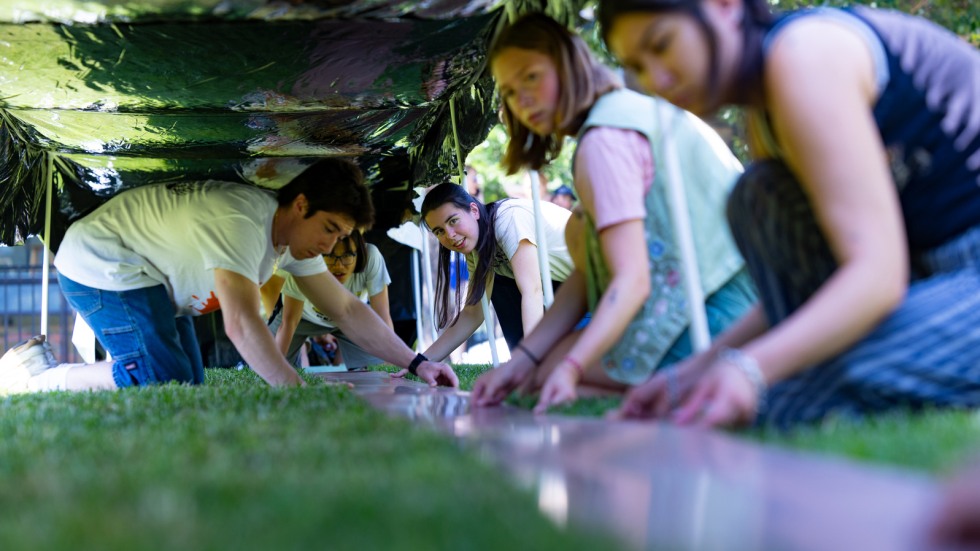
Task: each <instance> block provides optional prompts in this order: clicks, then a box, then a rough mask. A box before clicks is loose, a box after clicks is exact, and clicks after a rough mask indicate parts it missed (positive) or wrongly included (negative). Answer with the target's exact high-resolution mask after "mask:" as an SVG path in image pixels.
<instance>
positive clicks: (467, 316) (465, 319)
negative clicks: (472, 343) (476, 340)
mask: <svg viewBox="0 0 980 551" xmlns="http://www.w3.org/2000/svg"><path fill="white" fill-rule="evenodd" d="M481 323H483V310H482V309H481V307H480V305H479V304H468V305H466V306H465V307H464V308H463V311H462V312H460V313H459V318H458V319H457V320H456V323H454V324H452V325H450V326H449V327H447V328H446V330H445V331H443V332H442V334H441V335H439V338H438V339H436V342H434V343H432V345H431V346H429V348H428V350H426V351H425V355H426V356H427V357H429V358H432V359H433V360H438V361H442V360H444V359H446V357H447V356H449V355H450V354H452V352H453V350H456V349H457V348H459V345H461V344H463V342H464V341H465V340H466V339H468V338H469V337H470V335H472V334H473V332H474V331H476V330H477V328H479V327H480V324H481Z"/></svg>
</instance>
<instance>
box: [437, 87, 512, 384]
mask: <svg viewBox="0 0 980 551" xmlns="http://www.w3.org/2000/svg"><path fill="white" fill-rule="evenodd" d="M449 118H450V120H451V121H452V123H453V139H454V140H455V141H456V167H457V168H458V169H459V185H463V184H464V183H465V182H466V167H465V165H464V164H463V146H462V144H460V143H459V132H458V131H457V130H456V99H455V96H454V97H452V98H449ZM456 284H457V285H458V284H459V282H458V281H457V282H456ZM480 308H481V309H482V310H483V327H484V329H485V330H486V332H487V345H489V346H490V358H491V360H492V361H493V366H494V367H497V366H498V365H500V360H499V356H498V355H497V332H496V331H494V323H493V318H492V317H491V316H490V303H489V302H488V299H487V294H486V293H483V296H482V297H480Z"/></svg>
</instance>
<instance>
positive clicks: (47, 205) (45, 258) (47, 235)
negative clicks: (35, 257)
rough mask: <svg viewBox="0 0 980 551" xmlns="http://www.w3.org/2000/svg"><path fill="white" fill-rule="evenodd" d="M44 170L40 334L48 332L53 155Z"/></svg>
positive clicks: (48, 157) (49, 157)
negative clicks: (45, 187)
mask: <svg viewBox="0 0 980 551" xmlns="http://www.w3.org/2000/svg"><path fill="white" fill-rule="evenodd" d="M45 168H46V170H45V173H46V174H45V178H44V179H45V180H46V182H45V183H46V186H47V189H46V191H45V193H44V239H43V240H42V241H43V243H44V251H43V252H42V254H41V258H42V260H41V262H42V265H41V334H42V335H45V336H46V335H47V334H48V304H49V300H48V298H49V297H48V295H49V293H50V288H49V287H50V286H49V285H48V279H49V278H50V277H51V269H50V267H49V266H50V264H51V187H52V186H53V185H54V157H53V156H52V155H48V156H47V165H46V167H45Z"/></svg>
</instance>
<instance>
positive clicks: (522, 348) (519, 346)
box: [514, 343, 541, 367]
mask: <svg viewBox="0 0 980 551" xmlns="http://www.w3.org/2000/svg"><path fill="white" fill-rule="evenodd" d="M514 348H516V349H518V350H520V351H521V352H523V353H524V355H525V356H527V357H528V359H529V360H531V361H532V362H534V367H537V366H539V365H541V360H540V359H539V358H538V357H537V356H535V355H534V354H532V353H531V351H530V350H528V349H527V347H526V346H524V345H523V344H522V343H517V346H515V347H514Z"/></svg>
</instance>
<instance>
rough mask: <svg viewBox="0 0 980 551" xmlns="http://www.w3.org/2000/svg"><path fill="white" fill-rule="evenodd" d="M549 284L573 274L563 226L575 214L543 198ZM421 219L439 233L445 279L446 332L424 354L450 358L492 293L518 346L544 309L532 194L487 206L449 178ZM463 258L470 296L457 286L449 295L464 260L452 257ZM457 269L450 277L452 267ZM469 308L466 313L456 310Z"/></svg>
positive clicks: (510, 340) (429, 198) (439, 291)
mask: <svg viewBox="0 0 980 551" xmlns="http://www.w3.org/2000/svg"><path fill="white" fill-rule="evenodd" d="M541 214H542V215H543V217H544V227H545V238H546V240H547V257H548V265H549V267H550V268H551V277H552V281H551V285H552V287H553V288H555V289H557V288H558V287H559V286H560V285H561V282H563V281H565V279H566V278H567V277H568V274H569V273H570V272H571V268H572V260H571V257H570V256H569V253H568V247H566V245H565V224H566V223H567V222H568V218H569V216H570V215H571V213H570V212H569V211H568V210H566V209H563V208H561V207H559V206H557V205H553V204H551V203H542V205H541ZM422 218H423V220H424V221H425V224H426V226H428V228H429V229H430V230H431V231H432V234H433V235H435V236H436V238H437V239H438V240H439V243H440V244H441V245H442V248H441V249H440V251H439V276H438V279H437V282H436V295H437V296H438V297H439V298H438V300H437V303H436V316H437V321H438V323H439V326H440V328H446V330H445V331H444V332H443V334H442V335H441V336H440V337H439V338H438V339H437V340H436V342H434V343H432V346H430V347H429V349H428V350H426V356H429V357H431V358H445V357H446V356H448V355H449V354H450V353H451V352H452V351H453V350H455V349H456V348H457V347H458V346H459V345H460V344H462V343H463V342H464V341H465V340H466V339H467V338H468V337H469V336H470V335H472V334H473V332H474V331H475V330H476V329H477V328H478V327H479V325H480V323H481V322H482V321H483V312H482V310H481V308H480V299H481V298H482V297H483V294H484V292H486V293H487V295H488V296H489V298H490V300H491V302H492V303H493V307H494V310H495V311H496V313H497V318H498V320H499V321H500V327H501V329H502V330H503V332H504V338H505V339H506V340H507V346H508V347H510V349H511V350H512V351H513V350H514V349H515V348H516V347H517V343H518V342H520V340H521V338H522V337H523V336H524V335H525V334H526V333H527V332H529V331H530V330H531V329H532V328H533V327H534V326H535V325H537V323H538V321H539V320H540V319H541V316H542V315H543V314H544V292H543V290H542V287H541V269H540V265H539V264H538V253H537V247H538V246H539V244H538V243H537V237H536V236H535V229H534V210H533V207H532V205H531V202H530V201H528V200H526V199H502V200H500V201H496V202H493V203H490V204H489V205H484V204H483V203H481V202H480V201H479V200H477V199H475V198H474V197H473V196H471V195H470V194H469V193H467V192H466V190H465V189H463V186H458V185H455V184H451V183H448V182H447V183H443V184H439V185H438V186H435V187H434V188H432V189H431V190H429V192H428V193H427V194H426V196H425V200H424V201H423V202H422ZM455 253H459V254H462V255H464V256H465V258H466V266H467V269H468V270H469V277H468V279H469V282H470V283H469V289H468V290H467V294H466V300H465V301H464V300H463V299H462V289H461V287H459V286H457V287H456V289H455V296H454V297H450V296H449V295H450V287H451V285H450V281H452V280H453V279H454V278H455V281H462V280H463V279H464V278H463V277H460V276H461V275H462V274H461V267H460V265H459V263H453V262H451V259H450V255H452V254H455ZM453 267H454V269H455V270H456V273H455V274H450V273H449V271H450V269H453ZM460 305H463V308H462V310H461V311H459V312H457V309H458V308H459V307H460Z"/></svg>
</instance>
